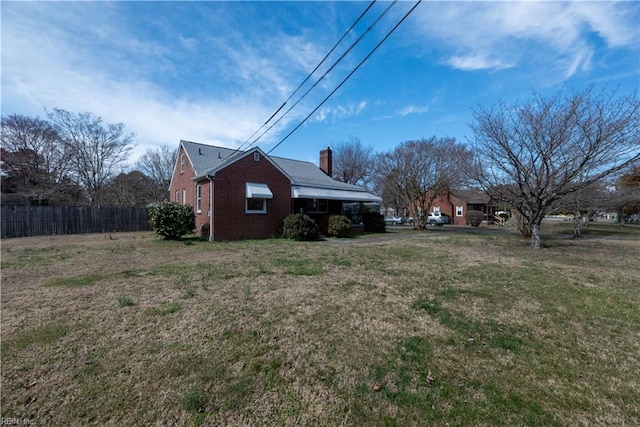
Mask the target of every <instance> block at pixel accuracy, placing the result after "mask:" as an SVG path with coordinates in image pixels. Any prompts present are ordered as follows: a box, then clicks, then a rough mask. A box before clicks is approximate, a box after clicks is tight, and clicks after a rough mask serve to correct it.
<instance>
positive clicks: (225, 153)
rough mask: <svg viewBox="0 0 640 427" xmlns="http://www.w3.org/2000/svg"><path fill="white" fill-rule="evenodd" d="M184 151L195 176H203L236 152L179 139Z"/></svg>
mask: <svg viewBox="0 0 640 427" xmlns="http://www.w3.org/2000/svg"><path fill="white" fill-rule="evenodd" d="M180 144H181V145H182V146H183V147H184V151H185V153H187V156H188V157H189V161H190V162H191V165H192V166H193V170H194V171H195V174H196V176H204V175H205V174H206V173H207V172H208V171H209V170H211V169H214V168H215V167H216V166H219V165H220V164H222V163H223V162H224V161H225V160H227V159H228V158H229V157H230V156H232V155H234V154H236V153H237V151H236V150H233V149H231V148H224V147H214V146H213V145H206V144H200V143H198V142H192V141H184V140H182V141H180Z"/></svg>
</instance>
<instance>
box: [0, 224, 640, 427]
mask: <svg viewBox="0 0 640 427" xmlns="http://www.w3.org/2000/svg"><path fill="white" fill-rule="evenodd" d="M565 232H566V233H570V232H571V225H570V224H553V225H547V226H545V228H543V244H544V245H545V248H544V249H542V250H533V249H531V248H529V241H528V240H527V239H521V238H520V237H518V236H517V235H515V234H514V233H513V231H511V232H506V233H504V232H502V231H500V230H498V231H496V230H495V229H493V230H486V232H483V229H482V228H481V229H473V230H471V229H465V228H460V229H451V228H447V227H443V228H437V229H432V230H427V231H423V232H414V231H408V230H404V231H400V232H394V233H387V234H385V235H369V236H361V237H358V238H353V239H342V240H338V239H329V240H325V241H319V242H311V243H303V242H292V241H287V240H281V239H275V240H265V241H246V242H231V243H210V242H203V241H198V240H194V239H191V240H186V241H183V242H167V241H160V240H157V239H156V238H155V237H154V236H153V235H151V234H148V233H138V234H135V233H124V234H111V235H108V234H106V235H104V234H103V235H84V236H53V237H41V238H25V239H10V240H4V241H2V300H1V308H2V313H1V314H2V347H1V350H2V397H1V402H0V403H1V408H2V414H1V416H2V418H10V419H16V420H22V421H25V420H33V422H34V423H35V424H36V425H40V424H44V423H47V422H48V423H50V424H51V425H89V424H93V425H104V424H130V425H156V424H158V425H164V424H172V423H173V424H179V425H219V424H222V425H313V426H316V425H327V426H333V425H398V426H407V425H473V426H479V425H486V426H495V425H505V426H513V425H544V426H547V425H608V426H610V425H614V426H615V425H619V426H623V425H626V426H629V425H640V399H639V398H638V396H640V380H639V378H640V377H639V376H638V371H639V370H640V268H639V267H638V266H639V265H640V227H638V226H635V227H634V226H628V227H624V228H620V227H617V226H615V225H596V226H593V227H590V231H589V232H587V233H585V237H584V238H583V239H578V240H574V239H571V238H570V234H564V233H565Z"/></svg>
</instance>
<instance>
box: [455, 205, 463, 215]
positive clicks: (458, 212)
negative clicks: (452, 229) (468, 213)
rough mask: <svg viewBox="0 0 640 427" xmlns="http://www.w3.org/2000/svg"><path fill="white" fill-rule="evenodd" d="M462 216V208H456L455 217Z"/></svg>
mask: <svg viewBox="0 0 640 427" xmlns="http://www.w3.org/2000/svg"><path fill="white" fill-rule="evenodd" d="M462 215H464V211H463V209H462V206H456V216H462Z"/></svg>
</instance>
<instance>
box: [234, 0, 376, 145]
mask: <svg viewBox="0 0 640 427" xmlns="http://www.w3.org/2000/svg"><path fill="white" fill-rule="evenodd" d="M375 2H376V0H373V1H372V2H371V3H369V6H367V7H366V9H365V10H364V11H363V12H362V13H361V14H360V16H358V19H356V20H355V22H354V23H353V24H351V27H349V29H348V30H347V31H346V32H345V33H344V34H343V35H342V37H340V39H339V40H338V41H337V42H336V43H335V44H334V45H333V47H332V48H331V50H329V52H328V53H327V54H326V55H325V56H324V58H322V60H321V61H320V62H319V63H318V65H316V67H315V68H314V69H313V71H311V72H310V73H309V74H308V75H307V77H306V78H305V79H304V80H303V81H302V83H300V84H299V85H298V87H297V88H296V89H295V90H294V91H293V92H292V93H291V95H289V97H288V98H287V99H286V100H285V101H284V102H283V103H282V105H281V106H280V108H278V109H277V110H276V112H275V113H273V114H272V115H271V117H269V119H268V120H267V121H266V122H264V123H263V125H262V126H260V127H259V128H258V129H257V130H256V131H255V132H254V133H253V134H252V135H251V136H250V137H249V138H247V140H246V141H245V142H243V143H242V144H240V146H239V147H238V148H236V150H235V151H234V152H233V153H232V154H235V153H236V152H237V151H240V150H241V149H242V147H243V146H245V145H246V144H247V143H248V142H249V141H250V140H251V138H253V137H254V136H255V135H256V134H257V133H258V132H260V130H262V128H264V127H265V126H266V125H267V123H269V122H270V121H271V120H272V119H273V118H274V117H275V116H276V115H277V114H278V113H279V112H280V111H281V110H282V109H283V108H284V106H285V105H287V102H289V101H290V100H291V98H293V96H294V95H295V94H296V93H297V92H298V91H299V90H300V88H301V87H302V86H304V84H305V83H307V82H308V81H309V79H310V78H311V76H312V75H313V74H314V73H315V72H316V71H317V70H318V68H320V67H321V66H322V64H324V62H325V61H326V60H327V58H329V56H330V55H331V54H332V53H333V51H334V50H336V48H337V47H338V45H339V44H340V43H342V41H343V40H344V39H345V38H346V37H347V35H348V34H349V33H350V32H351V31H352V30H353V28H354V27H355V26H356V25H357V24H358V22H360V20H361V19H362V18H363V17H364V15H366V14H367V12H368V11H369V9H371V7H372V6H373V5H374V4H375ZM296 104H297V103H296ZM288 111H290V110H288ZM288 111H287V112H288ZM286 114H287V113H285V115H286ZM283 117H284V115H283ZM272 127H273V126H272ZM269 129H271V128H269ZM269 129H267V131H269ZM265 133H266V132H265ZM262 135H264V133H263V134H262ZM262 135H260V137H262ZM260 137H259V138H260ZM259 138H258V139H259ZM256 141H257V139H256ZM256 141H253V142H252V143H251V144H249V145H248V146H247V147H250V146H251V145H253V144H255V143H256Z"/></svg>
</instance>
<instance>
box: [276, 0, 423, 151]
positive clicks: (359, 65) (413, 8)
mask: <svg viewBox="0 0 640 427" xmlns="http://www.w3.org/2000/svg"><path fill="white" fill-rule="evenodd" d="M420 3H422V0H418V1H417V2H416V4H414V5H413V7H412V8H411V9H409V11H408V12H407V13H406V14H405V15H404V16H403V17H402V19H400V21H398V23H397V24H396V25H395V26H394V27H393V28H392V29H391V30H390V31H389V32H388V33H387V34H386V35H385V36H384V38H383V39H382V40H380V42H379V43H378V44H377V45H376V46H375V47H374V48H373V49H372V50H371V51H370V52H369V53H368V54H367V56H365V57H364V59H363V60H362V61H360V63H359V64H358V65H357V66H356V67H355V68H354V69H353V70H352V71H351V72H350V73H349V74H348V75H347V77H345V78H344V80H342V81H341V82H340V84H339V85H338V86H336V88H335V89H334V90H332V91H331V93H329V95H327V96H326V98H324V99H323V100H322V102H321V103H320V104H318V106H317V107H316V108H314V109H313V111H312V112H311V113H309V114H308V115H307V117H305V118H304V120H302V121H301V122H300V123H299V124H298V125H297V126H296V127H295V128H293V130H291V132H289V133H288V134H287V135H286V136H285V137H284V138H282V139H281V140H280V142H278V143H277V144H276V145H275V146H274V147H273V148H272V149H271V150H269V151H268V152H267V154H271V152H272V151H273V150H275V149H276V148H278V147H279V146H280V144H282V143H283V142H284V141H286V140H287V139H288V138H289V137H290V136H291V135H292V134H293V133H294V132H295V131H296V130H298V129H299V128H300V126H302V125H303V124H304V123H305V122H306V121H307V120H308V119H309V117H311V116H312V115H313V114H314V113H315V112H316V111H318V109H319V108H320V107H322V106H323V105H324V103H325V102H327V100H328V99H329V98H331V96H333V94H334V93H336V92H337V91H338V89H340V88H341V87H342V85H343V84H344V83H345V82H346V81H347V80H349V78H350V77H351V76H352V75H353V74H354V73H355V72H356V71H357V70H358V69H359V68H360V67H361V66H362V64H364V63H365V62H366V61H367V60H368V59H369V57H370V56H371V55H373V53H374V52H375V51H376V50H377V49H378V48H379V47H380V46H381V45H382V43H384V42H385V41H386V40H387V39H388V38H389V36H391V34H392V33H393V32H394V31H395V30H396V29H397V28H398V27H399V26H400V24H402V23H403V22H404V20H405V19H407V17H408V16H409V15H410V14H411V13H412V12H413V11H414V10H415V9H416V7H418V5H419V4H420Z"/></svg>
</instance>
